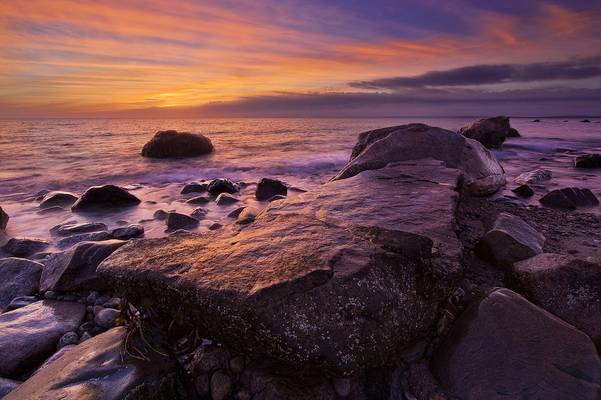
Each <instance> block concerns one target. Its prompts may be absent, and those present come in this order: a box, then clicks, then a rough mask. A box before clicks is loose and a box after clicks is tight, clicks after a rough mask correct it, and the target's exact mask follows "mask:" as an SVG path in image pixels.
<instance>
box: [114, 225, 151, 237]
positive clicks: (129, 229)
mask: <svg viewBox="0 0 601 400" xmlns="http://www.w3.org/2000/svg"><path fill="white" fill-rule="evenodd" d="M111 235H113V237H114V238H115V239H119V240H128V239H133V238H139V237H142V236H144V227H143V226H142V225H140V224H132V225H128V226H124V227H123V228H115V229H113V230H112V231H111Z"/></svg>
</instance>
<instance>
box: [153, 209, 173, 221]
mask: <svg viewBox="0 0 601 400" xmlns="http://www.w3.org/2000/svg"><path fill="white" fill-rule="evenodd" d="M152 216H153V217H154V219H157V220H159V221H163V220H166V219H167V217H168V216H169V214H168V213H167V211H165V210H156V211H155V212H154V214H152Z"/></svg>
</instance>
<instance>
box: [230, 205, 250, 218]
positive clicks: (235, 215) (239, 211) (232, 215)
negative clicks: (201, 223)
mask: <svg viewBox="0 0 601 400" xmlns="http://www.w3.org/2000/svg"><path fill="white" fill-rule="evenodd" d="M245 208H246V207H238V208H236V209H235V210H234V211H232V212H230V213H229V214H228V215H227V216H228V217H229V218H238V216H239V215H240V213H241V212H242V211H243V210H244V209H245Z"/></svg>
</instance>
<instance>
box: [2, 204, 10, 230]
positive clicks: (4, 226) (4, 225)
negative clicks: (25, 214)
mask: <svg viewBox="0 0 601 400" xmlns="http://www.w3.org/2000/svg"><path fill="white" fill-rule="evenodd" d="M8 219H9V217H8V214H7V213H5V212H4V210H3V209H2V207H0V231H4V230H6V225H7V224H8Z"/></svg>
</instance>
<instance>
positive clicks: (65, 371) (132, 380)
mask: <svg viewBox="0 0 601 400" xmlns="http://www.w3.org/2000/svg"><path fill="white" fill-rule="evenodd" d="M125 334H126V331H125V328H123V327H119V328H113V329H111V330H110V331H108V332H105V333H103V334H101V335H98V336H96V337H94V338H92V339H89V340H87V341H85V342H84V343H82V344H80V345H78V346H76V347H74V348H72V349H69V350H68V351H66V352H65V353H64V354H63V355H62V356H61V357H60V358H58V359H56V360H55V361H53V362H51V363H50V364H48V365H47V366H46V367H44V368H43V369H41V370H40V371H38V372H37V373H35V374H34V375H33V376H32V377H31V378H29V379H28V380H27V381H25V382H24V383H23V384H22V385H21V386H19V387H18V388H17V389H15V390H13V391H12V392H11V393H10V394H9V395H8V396H7V397H5V398H4V400H17V399H18V400H39V399H62V400H121V399H125V398H128V399H130V398H131V399H138V398H140V399H148V398H153V399H154V398H177V397H170V393H166V392H164V390H165V388H164V387H162V386H161V384H163V385H166V384H167V382H166V380H167V379H168V378H167V375H168V374H169V373H170V372H172V370H173V366H172V364H171V363H170V362H169V361H168V359H167V358H165V357H162V356H160V355H159V354H158V353H156V352H153V351H149V352H148V354H149V356H150V357H151V359H150V360H148V361H142V360H137V359H135V358H133V357H131V356H129V355H128V354H127V353H125V352H123V351H122V343H123V340H124V338H125ZM158 393H162V394H163V395H164V397H161V396H160V395H157V394H158ZM128 395H130V396H131V397H128ZM136 395H137V396H136ZM155 395H156V396H157V397H154V396H155Z"/></svg>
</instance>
